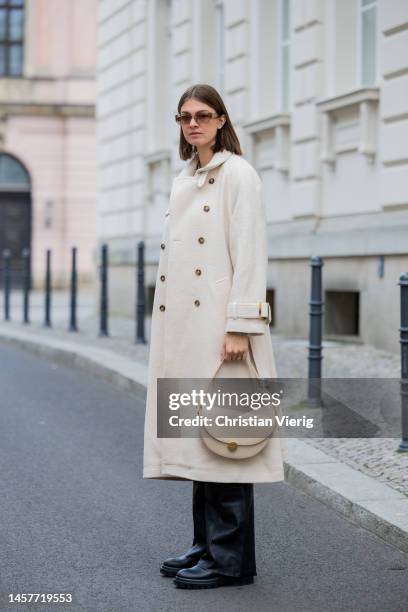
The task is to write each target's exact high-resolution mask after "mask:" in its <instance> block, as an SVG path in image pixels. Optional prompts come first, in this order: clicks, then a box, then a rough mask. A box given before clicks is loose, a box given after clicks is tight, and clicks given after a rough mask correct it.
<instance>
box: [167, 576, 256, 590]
mask: <svg viewBox="0 0 408 612" xmlns="http://www.w3.org/2000/svg"><path fill="white" fill-rule="evenodd" d="M173 582H174V584H175V585H176V587H178V588H180V589H214V588H216V587H220V586H243V585H244V584H253V582H254V577H253V576H247V577H245V578H235V577H234V576H220V577H219V578H213V579H211V580H193V579H189V578H182V577H181V576H176V578H175V579H174V580H173Z"/></svg>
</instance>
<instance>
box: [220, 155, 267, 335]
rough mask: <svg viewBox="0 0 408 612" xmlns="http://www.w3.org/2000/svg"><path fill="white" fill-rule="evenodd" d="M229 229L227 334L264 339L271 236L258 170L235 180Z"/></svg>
mask: <svg viewBox="0 0 408 612" xmlns="http://www.w3.org/2000/svg"><path fill="white" fill-rule="evenodd" d="M231 209H232V210H231V217H230V226H229V249H230V257H231V262H232V267H233V277H232V286H231V291H230V295H229V302H228V306H227V324H226V329H225V331H226V332H242V333H247V334H251V335H262V334H264V333H265V331H266V330H268V331H269V327H268V325H269V322H270V308H269V304H268V303H267V302H266V274H267V246H266V245H267V235H266V212H265V207H264V204H263V201H262V182H261V179H260V178H259V176H258V174H257V172H256V171H255V169H254V168H252V167H251V166H249V167H248V168H247V169H246V171H245V172H242V173H240V174H239V176H238V177H237V178H235V177H234V191H233V197H232V203H231Z"/></svg>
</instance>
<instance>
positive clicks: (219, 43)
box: [215, 0, 225, 95]
mask: <svg viewBox="0 0 408 612" xmlns="http://www.w3.org/2000/svg"><path fill="white" fill-rule="evenodd" d="M215 32H216V34H215V36H216V39H215V41H216V42H215V46H216V55H215V62H216V66H215V70H216V83H217V89H218V91H219V93H220V94H221V95H223V93H224V65H225V41H224V3H223V2H222V1H221V0H216V2H215Z"/></svg>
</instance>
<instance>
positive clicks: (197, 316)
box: [143, 149, 286, 483]
mask: <svg viewBox="0 0 408 612" xmlns="http://www.w3.org/2000/svg"><path fill="white" fill-rule="evenodd" d="M196 165H197V157H196V155H195V156H193V158H192V159H190V160H189V161H188V162H186V164H185V166H184V167H183V169H182V171H181V172H180V173H179V175H178V176H176V177H175V178H174V181H173V185H172V190H171V194H170V202H169V208H168V210H167V211H166V213H165V216H164V224H163V233H162V242H161V245H160V258H159V265H158V271H157V279H156V289H155V295H154V303H153V313H152V322H151V339H150V354H149V367H148V387H147V399H146V413H145V427H144V464H143V478H161V479H164V478H166V479H168V478H169V479H173V480H179V479H187V480H201V481H208V482H252V483H256V482H276V481H280V480H283V479H284V473H283V458H284V457H286V445H285V440H284V439H282V438H277V437H275V438H273V439H271V440H270V442H269V443H268V444H267V445H266V447H265V448H264V449H263V450H262V451H261V452H260V453H258V455H256V456H255V457H252V458H250V459H228V458H223V457H220V456H218V455H215V454H213V453H212V452H211V451H210V450H208V449H207V448H206V446H205V445H204V444H203V442H202V440H201V439H200V438H174V439H172V438H157V436H156V431H157V429H156V428H157V412H156V410H157V409H156V401H157V399H156V396H157V378H212V377H214V375H215V373H216V372H217V375H216V377H224V378H233V377H249V376H251V374H250V370H249V368H248V365H247V364H246V363H245V361H235V362H231V361H230V362H226V361H225V362H224V363H223V362H222V360H221V356H220V354H221V347H222V343H223V340H224V335H225V332H227V331H238V332H245V333H248V334H249V341H250V348H251V351H252V360H253V362H254V363H255V366H256V368H257V371H258V374H259V376H260V377H262V378H275V377H276V376H277V374H276V369H275V361H274V356H273V350H272V341H271V336H270V333H269V325H268V318H267V317H268V305H267V303H266V302H265V299H266V266H267V250H266V215H265V209H264V204H263V202H262V197H261V190H262V183H261V180H260V178H259V176H258V174H257V172H256V171H255V169H254V168H253V167H252V166H251V164H250V163H249V162H247V161H246V160H245V159H244V158H243V157H242V156H240V155H237V154H235V153H231V152H230V151H227V150H225V149H224V150H223V151H219V152H217V153H215V154H214V155H213V157H212V158H211V160H210V162H209V163H208V164H207V165H206V166H203V167H201V168H199V169H198V170H196ZM260 311H261V312H260ZM260 315H261V316H260ZM219 366H220V367H219Z"/></svg>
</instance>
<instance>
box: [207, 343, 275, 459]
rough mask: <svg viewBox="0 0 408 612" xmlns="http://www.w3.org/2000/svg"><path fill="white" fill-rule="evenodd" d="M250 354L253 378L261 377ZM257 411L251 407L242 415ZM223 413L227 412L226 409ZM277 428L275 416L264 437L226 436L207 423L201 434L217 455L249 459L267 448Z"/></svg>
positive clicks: (248, 359) (248, 362)
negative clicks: (215, 431)
mask: <svg viewBox="0 0 408 612" xmlns="http://www.w3.org/2000/svg"><path fill="white" fill-rule="evenodd" d="M249 355H250V351H249V352H248V357H247V360H246V363H247V365H248V368H249V370H250V372H251V374H252V376H251V378H256V379H259V378H260V377H259V375H258V372H257V370H256V367H255V365H254V364H253V363H252V360H251V357H250V356H249ZM223 364H224V361H222V362H221V363H220V364H219V365H218V367H217V369H216V371H215V373H214V376H213V377H212V380H214V379H215V376H216V374H217V372H218V371H219V369H220V367H221V366H222V365H223ZM203 409H204V407H203V406H202V405H200V406H199V408H198V414H200V415H202V414H203ZM256 413H257V411H256V410H252V409H250V410H249V412H246V413H244V414H242V417H247V416H250V415H254V414H256ZM223 414H225V410H224V412H223ZM235 414H236V412H235ZM273 416H274V417H275V416H276V415H275V414H274V415H273ZM275 430H276V421H275V418H274V419H273V425H270V426H268V428H267V433H266V435H264V436H263V437H258V438H252V437H251V438H243V437H238V436H237V437H234V438H225V437H223V436H221V435H218V434H216V433H214V429H213V427H212V426H205V425H201V427H200V434H201V440H202V441H203V443H204V444H205V446H206V447H207V448H208V449H209V450H210V451H212V452H213V453H215V454H216V455H220V456H221V457H226V458H228V459H249V458H250V457H254V456H255V455H257V454H258V453H259V452H260V451H261V450H262V449H263V448H265V446H266V445H267V444H268V442H269V440H270V438H271V436H272V434H273V433H274V431H275Z"/></svg>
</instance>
